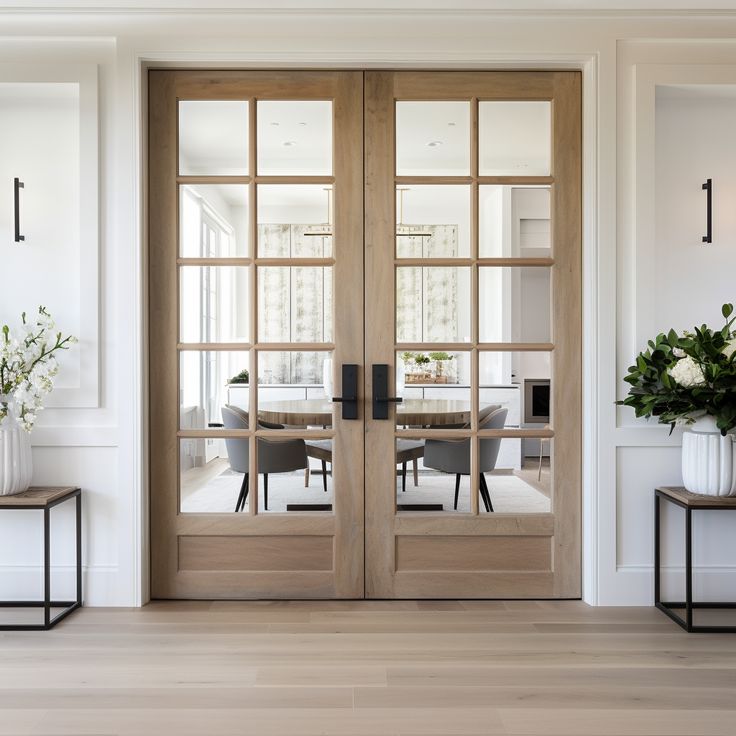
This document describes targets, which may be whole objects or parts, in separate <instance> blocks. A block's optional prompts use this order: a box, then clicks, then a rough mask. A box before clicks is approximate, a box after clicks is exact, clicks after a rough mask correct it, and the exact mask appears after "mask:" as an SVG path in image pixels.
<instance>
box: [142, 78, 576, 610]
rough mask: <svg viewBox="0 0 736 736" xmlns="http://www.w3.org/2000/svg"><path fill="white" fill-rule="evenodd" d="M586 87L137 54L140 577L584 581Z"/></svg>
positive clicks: (519, 587)
mask: <svg viewBox="0 0 736 736" xmlns="http://www.w3.org/2000/svg"><path fill="white" fill-rule="evenodd" d="M580 94H581V93H580V77H579V74H578V73H576V72H434V71H433V72H414V71H412V72H393V71H376V72H355V71H349V72H342V71H340V72H333V71H300V72H294V71H278V72H273V71H268V72H266V71H263V72H261V71H257V72H256V71H151V72H150V73H149V176H150V178H149V284H150V292H149V334H150V375H149V380H150V391H149V394H150V465H151V477H150V493H151V553H152V571H151V580H152V596H153V597H154V598H302V597H307V598H325V597H336V598H362V597H371V598H391V597H398V598H402V597H405V598H443V597H452V598H456V597H464V598H471V597H480V598H502V597H520V598H521V597H577V596H579V595H580V486H581V450H580V448H581V263H580V261H581V162H580V157H581V120H580V115H581V112H580V110H581V99H580Z"/></svg>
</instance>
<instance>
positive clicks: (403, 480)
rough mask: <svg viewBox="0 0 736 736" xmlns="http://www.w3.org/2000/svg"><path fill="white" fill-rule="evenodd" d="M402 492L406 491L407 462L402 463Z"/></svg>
mask: <svg viewBox="0 0 736 736" xmlns="http://www.w3.org/2000/svg"><path fill="white" fill-rule="evenodd" d="M401 492H402V493H406V463H401Z"/></svg>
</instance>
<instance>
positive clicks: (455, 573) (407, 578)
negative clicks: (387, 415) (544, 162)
mask: <svg viewBox="0 0 736 736" xmlns="http://www.w3.org/2000/svg"><path fill="white" fill-rule="evenodd" d="M365 97H366V110H365V119H366V130H365V135H366V205H365V216H366V233H365V238H366V269H365V275H366V293H372V292H373V291H374V290H375V289H376V288H377V287H378V285H381V284H384V285H385V284H390V285H392V286H391V287H389V288H388V289H387V290H386V293H385V294H384V298H382V299H381V300H379V301H374V302H369V301H368V300H367V301H366V376H367V386H366V392H367V395H371V393H372V386H371V385H370V383H371V372H370V365H371V364H372V363H388V364H389V365H394V363H395V356H396V350H397V349H398V350H406V349H409V350H412V349H424V348H423V347H422V346H421V345H417V346H413V345H410V346H407V345H402V346H400V347H399V346H398V345H397V343H396V338H395V336H394V329H393V327H392V328H391V329H390V330H388V329H386V328H387V326H388V325H392V326H393V325H394V324H395V288H393V284H394V282H395V278H394V270H395V263H397V264H398V263H399V262H398V261H395V237H394V234H395V222H396V220H395V191H394V188H395V186H396V184H398V183H402V184H403V183H406V181H414V182H415V183H416V180H417V179H418V180H420V181H422V183H456V184H457V183H468V184H470V185H471V187H472V190H473V197H472V213H473V214H472V217H471V232H472V236H471V240H472V245H471V255H472V259H471V260H472V265H471V269H472V271H473V276H472V280H471V283H472V286H471V308H472V316H471V325H472V329H471V332H472V337H471V341H470V343H468V344H465V343H462V344H457V345H450V344H447V345H439V346H437V347H436V348H435V349H438V350H453V349H456V350H470V352H471V355H472V361H471V366H472V368H471V386H473V387H474V388H473V389H472V394H471V397H472V405H473V420H472V426H471V428H470V430H468V433H469V436H470V438H471V443H472V444H473V453H472V454H471V472H470V479H471V514H470V515H461V514H454V515H453V514H441V515H440V514H422V513H419V512H414V513H403V514H397V513H396V489H395V479H394V477H393V475H394V474H393V466H392V464H391V463H389V462H382V463H374V466H373V472H372V473H371V475H370V476H366V482H367V483H368V484H369V485H368V486H367V487H366V518H367V520H368V519H370V520H371V521H370V523H367V525H366V566H367V569H366V595H367V597H374V598H392V597H399V598H437V597H449V598H467V597H479V598H504V597H507V598H508V597H510V598H519V597H527V598H552V597H556V598H578V597H580V595H581V585H582V581H581V542H582V529H581V524H580V522H581V504H582V112H581V106H582V95H581V75H580V74H579V73H578V72H522V71H519V72H516V71H502V72H494V71H490V72H485V71H481V72H475V71H474V72H450V71H445V72H436V71H435V72H427V71H398V72H394V71H380V72H370V73H368V74H367V75H366V84H365ZM398 99H402V100H434V99H438V100H444V99H458V100H469V101H471V130H472V132H473V135H471V170H470V176H469V177H445V179H446V181H443V180H442V177H436V178H435V177H432V179H431V182H430V180H429V177H427V178H426V181H425V179H423V178H422V177H396V176H395V169H394V166H395V165H394V160H395V151H394V146H395V134H394V123H395V110H394V105H395V100H398ZM479 99H481V100H501V101H503V100H524V99H528V100H551V101H552V105H551V110H552V170H551V172H550V173H551V175H550V176H548V177H521V176H520V177H510V176H502V177H480V176H479V172H478V146H477V130H478V112H477V111H478V101H479ZM387 125H389V126H390V132H389V133H388V134H387V133H386V126H387ZM461 179H462V181H460V180H461ZM513 183H519V184H544V183H548V184H550V186H551V188H552V205H551V216H552V243H553V254H552V255H553V258H552V259H550V261H551V262H550V264H548V265H550V266H551V269H552V294H553V299H552V304H551V316H552V319H551V327H552V331H553V332H552V337H553V344H554V350H553V351H552V353H551V362H552V376H553V378H555V379H556V380H553V382H552V406H553V423H552V427H553V429H552V430H551V431H549V432H547V431H537V430H534V431H529V430H516V431H515V432H514V431H513V430H494V431H493V432H495V434H494V435H493V436H519V437H524V436H526V437H530V438H531V437H542V436H553V437H555V438H556V442H555V460H554V476H555V485H554V488H553V496H552V498H553V508H552V509H551V512H550V513H549V514H521V515H514V514H497V515H494V514H490V515H485V514H484V515H482V516H481V515H479V509H478V472H477V449H478V438H479V436H480V435H479V434H478V426H477V415H478V409H479V406H478V390H477V387H478V353H479V346H482V347H483V349H486V350H488V349H490V350H502V351H510V350H520V349H532V350H535V349H545V347H546V346H545V345H536V346H535V345H523V344H514V343H508V344H504V343H496V344H482V343H481V342H480V340H479V332H478V319H477V317H476V315H477V309H478V308H479V307H478V303H477V302H478V300H477V296H478V275H477V271H478V263H479V261H478V258H479V252H478V228H477V215H478V213H477V190H478V186H479V184H513ZM507 260H508V259H490V258H484V259H483V261H482V263H483V265H486V266H494V265H495V266H509V265H516V266H524V265H540V264H534V263H531V262H530V259H521V258H520V259H513V260H514V261H516V263H506V261H507ZM531 260H537V259H531ZM430 263H431V262H428V263H427V265H430ZM412 265H416V264H414V262H413V261H412ZM441 265H447V263H445V262H443V263H442V264H441ZM541 265H544V264H541ZM563 377H564V380H563ZM563 407H564V411H563ZM555 408H556V409H555ZM394 424H395V422H394V421H393V418H392V419H391V421H381V420H378V421H376V420H373V419H372V418H370V417H369V418H367V421H366V458H372V457H374V458H389V457H391V456H393V454H394V452H395V444H394V443H395V437H398V436H406V437H413V438H421V437H426V436H427V431H426V430H421V431H420V430H418V431H404V430H399V431H396V428H395V426H394ZM459 432H460V430H455V436H457V433H459ZM432 436H436V437H438V438H441V437H445V436H446V437H448V438H449V437H452V436H453V433H452V432H451V431H450V432H446V433H442V432H439V431H438V430H435V431H434V432H433V435H432ZM463 436H465V435H463ZM483 436H491V434H489V433H485V434H484V435H483ZM558 489H559V490H560V492H557V491H558ZM519 536H523V537H525V538H535V539H537V540H538V541H539V543H538V544H536V545H535V551H533V552H532V551H530V552H529V553H528V554H527V555H526V557H527V558H528V559H527V560H526V565H527V566H526V568H522V569H514V571H513V572H509V571H508V570H506V569H503V563H501V565H502V567H500V568H494V567H493V557H494V555H495V553H496V552H502V551H503V550H502V549H501V547H502V546H503V545H506V546H507V547H508V548H509V549H517V550H518V551H517V555H518V556H519V557H522V556H524V552H525V551H526V550H524V543H523V542H521V543H519ZM440 537H444V538H445V540H444V541H445V542H446V541H447V539H449V538H453V555H456V556H457V558H458V560H459V562H458V564H457V566H455V567H452V568H451V569H446V568H444V567H442V569H439V568H437V569H433V568H432V567H431V566H428V567H426V568H422V567H421V565H420V566H419V567H418V568H413V567H411V565H410V566H409V567H407V568H406V569H402V568H401V565H400V561H401V560H402V555H400V554H399V547H400V545H401V544H404V545H410V544H411V545H413V546H412V549H413V551H414V556H416V555H417V554H418V552H417V550H419V549H420V548H421V549H424V550H425V551H426V553H427V554H428V555H429V556H430V557H431V556H432V553H431V552H430V550H431V548H432V545H433V544H434V545H437V544H439V543H440V542H439V538H440ZM544 538H548V539H549V543H548V544H545V542H544ZM478 540H485V544H484V545H483V544H482V543H481V544H480V545H479V544H478ZM481 547H482V550H481ZM419 554H420V556H421V553H419ZM503 556H504V555H501V558H502V557H503ZM434 557H435V559H437V557H438V555H436V554H435V555H434ZM445 557H446V556H445ZM506 557H508V555H506ZM414 562H415V561H414ZM414 562H413V563H411V564H414ZM443 564H444V562H443Z"/></svg>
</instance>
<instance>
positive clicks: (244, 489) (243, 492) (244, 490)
mask: <svg viewBox="0 0 736 736" xmlns="http://www.w3.org/2000/svg"><path fill="white" fill-rule="evenodd" d="M247 498H248V473H245V474H244V475H243V483H242V485H241V486H240V495H239V496H238V501H237V503H236V504H235V511H236V512H237V511H242V510H243V509H244V508H245V501H246V499H247Z"/></svg>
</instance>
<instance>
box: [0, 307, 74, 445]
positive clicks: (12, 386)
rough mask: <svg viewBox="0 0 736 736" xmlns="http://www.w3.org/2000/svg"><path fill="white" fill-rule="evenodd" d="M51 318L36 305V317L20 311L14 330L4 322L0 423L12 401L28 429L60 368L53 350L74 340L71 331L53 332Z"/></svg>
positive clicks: (0, 339) (0, 337)
mask: <svg viewBox="0 0 736 736" xmlns="http://www.w3.org/2000/svg"><path fill="white" fill-rule="evenodd" d="M54 327H55V325H54V321H53V319H52V318H51V315H50V314H49V313H48V312H47V311H46V309H45V308H44V307H39V308H38V316H37V317H36V319H35V321H28V320H26V313H25V312H23V314H22V315H21V327H20V330H19V331H18V332H17V333H14V332H12V331H11V329H10V327H8V325H3V327H2V334H1V335H0V427H1V426H2V425H3V423H4V422H5V420H6V418H7V417H8V415H9V414H10V409H11V405H12V407H13V408H14V411H15V415H16V416H17V419H18V421H19V423H20V424H21V426H22V427H23V428H24V429H25V430H26V432H30V431H31V429H33V425H34V423H35V421H36V416H37V414H38V412H39V411H40V410H41V409H42V408H43V399H44V397H45V396H46V394H48V393H50V391H51V390H52V389H53V387H54V376H56V374H57V373H58V371H59V364H58V362H57V360H56V353H57V352H58V351H59V350H67V349H68V348H69V346H70V345H72V344H74V343H76V342H77V338H76V337H73V336H71V335H69V336H67V337H62V334H61V332H57V333H56V334H54Z"/></svg>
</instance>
